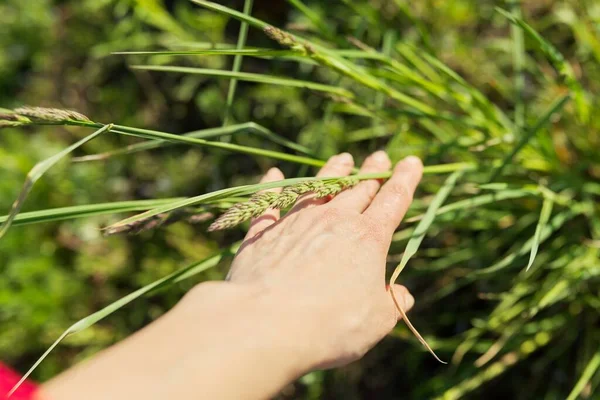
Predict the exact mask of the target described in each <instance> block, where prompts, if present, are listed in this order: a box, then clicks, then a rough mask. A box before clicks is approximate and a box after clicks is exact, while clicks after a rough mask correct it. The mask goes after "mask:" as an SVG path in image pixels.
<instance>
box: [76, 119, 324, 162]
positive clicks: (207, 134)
mask: <svg viewBox="0 0 600 400" xmlns="http://www.w3.org/2000/svg"><path fill="white" fill-rule="evenodd" d="M243 132H249V133H254V134H257V135H259V136H262V137H264V138H265V139H267V140H270V141H272V142H273V143H276V144H279V145H281V146H283V147H287V148H288V149H291V150H294V151H297V152H298V153H302V154H304V155H308V156H311V157H314V155H313V154H312V152H311V151H310V149H308V148H307V147H305V146H302V145H300V144H298V143H296V142H293V141H291V140H288V139H286V138H284V137H282V136H279V135H278V134H276V133H274V132H272V131H270V130H269V129H267V128H265V127H264V126H262V125H259V124H257V123H255V122H245V123H242V124H236V125H229V126H222V127H219V128H208V129H202V130H198V131H193V132H188V133H185V134H183V135H181V136H185V137H191V138H196V139H212V138H217V137H221V136H223V135H234V134H236V133H243ZM175 144H176V143H174V142H171V141H167V140H151V141H146V142H141V143H135V144H131V145H129V146H125V147H122V148H120V149H116V150H112V151H107V152H104V153H98V154H90V155H87V156H82V157H74V158H73V159H72V161H73V162H84V161H100V160H106V159H107V158H110V157H114V156H120V155H126V154H133V153H137V152H139V151H146V150H152V149H157V148H161V147H167V146H172V145H175Z"/></svg>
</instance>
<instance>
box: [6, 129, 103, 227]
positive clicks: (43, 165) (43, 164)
mask: <svg viewBox="0 0 600 400" xmlns="http://www.w3.org/2000/svg"><path fill="white" fill-rule="evenodd" d="M110 129H112V125H105V126H103V127H101V128H100V129H98V130H97V131H96V132H94V133H92V134H91V135H88V136H86V137H84V138H83V139H81V140H80V141H78V142H76V143H73V144H72V145H71V146H69V147H67V148H66V149H64V150H62V151H60V152H59V153H57V154H55V155H53V156H52V157H50V158H47V159H46V160H43V161H40V162H39V163H37V164H36V165H35V166H34V167H33V168H32V169H31V171H29V173H28V174H27V178H26V180H25V183H24V184H23V187H22V188H21V192H20V193H19V196H18V197H17V199H16V200H15V202H14V203H13V205H12V208H11V210H10V212H9V214H8V217H7V218H6V220H4V222H3V223H2V225H1V226H0V238H2V236H4V235H5V234H6V232H7V231H8V228H10V226H11V224H12V222H13V220H14V219H15V217H16V216H17V214H18V213H19V211H20V210H21V207H22V206H23V203H24V202H25V200H26V199H27V195H29V192H31V189H32V188H33V185H34V184H35V182H36V181H37V180H38V179H40V178H41V177H42V176H43V175H44V174H45V173H46V172H47V171H48V170H49V169H50V168H52V167H53V166H54V165H55V164H56V163H57V162H59V161H60V160H62V159H63V158H64V157H66V156H67V155H68V154H69V153H71V152H72V151H73V150H75V149H77V148H78V147H80V146H82V145H84V144H85V143H87V142H89V141H90V140H92V139H94V138H96V137H98V136H99V135H101V134H102V133H104V132H107V131H109V130H110Z"/></svg>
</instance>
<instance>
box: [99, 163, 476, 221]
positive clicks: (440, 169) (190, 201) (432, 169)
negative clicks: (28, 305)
mask: <svg viewBox="0 0 600 400" xmlns="http://www.w3.org/2000/svg"><path fill="white" fill-rule="evenodd" d="M476 168H477V166H476V165H475V164H471V163H454V164H442V165H430V166H425V167H424V168H423V173H424V174H444V173H448V172H454V171H458V170H464V171H468V170H473V169H476ZM391 174H392V173H391V172H389V171H388V172H379V173H372V174H358V175H353V177H354V178H356V179H358V180H367V179H388V178H389V177H390V176H391ZM343 178H346V177H329V178H324V177H314V178H290V179H284V180H281V181H275V182H269V183H261V184H254V185H243V186H237V187H233V188H228V189H221V190H217V191H214V192H211V193H205V194H202V195H199V196H194V197H190V198H187V199H183V200H181V201H175V202H173V203H171V204H167V205H164V206H160V207H156V208H154V209H152V210H149V211H147V212H145V213H142V214H138V215H134V216H132V217H130V218H127V219H124V220H122V221H119V222H117V223H115V224H113V225H111V226H109V227H107V228H106V229H108V230H110V229H113V228H119V227H120V226H121V225H126V224H130V223H133V222H136V221H138V220H140V219H145V218H150V217H153V216H155V215H158V214H162V213H166V212H169V211H172V210H175V209H177V208H181V207H188V206H192V205H196V204H203V203H206V202H207V201H209V200H210V201H213V200H218V199H222V198H224V197H232V196H246V195H250V194H254V193H256V192H258V191H261V190H265V189H273V188H277V187H284V186H291V185H295V184H298V183H305V182H311V181H314V180H321V181H324V182H327V181H335V180H339V179H343Z"/></svg>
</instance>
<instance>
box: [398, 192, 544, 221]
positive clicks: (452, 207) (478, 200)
mask: <svg viewBox="0 0 600 400" xmlns="http://www.w3.org/2000/svg"><path fill="white" fill-rule="evenodd" d="M532 195H535V191H533V190H524V189H515V190H504V191H499V192H496V193H488V194H482V195H480V196H475V197H471V198H470V199H465V200H459V201H456V202H454V203H451V204H448V205H445V206H443V207H440V208H439V209H437V210H436V213H435V215H436V216H439V215H443V214H447V213H450V212H452V211H463V210H465V211H470V210H472V209H474V208H476V207H479V206H482V205H485V204H491V203H496V202H498V201H501V200H508V199H518V198H521V197H525V196H532ZM424 217H425V214H421V215H415V216H414V217H411V218H408V219H407V220H406V222H417V221H421V220H422V219H423V218H424Z"/></svg>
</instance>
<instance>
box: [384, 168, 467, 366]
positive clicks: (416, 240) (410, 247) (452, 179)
mask: <svg viewBox="0 0 600 400" xmlns="http://www.w3.org/2000/svg"><path fill="white" fill-rule="evenodd" d="M464 172H465V171H464V170H459V171H456V172H454V173H453V174H452V175H450V176H449V177H448V179H446V182H445V183H444V186H442V188H441V189H440V190H439V191H438V192H437V194H436V195H435V197H434V199H433V201H432V202H431V204H430V205H429V208H428V209H427V212H426V213H425V216H424V217H423V219H422V220H421V222H419V224H418V225H417V227H416V229H415V232H414V234H413V236H412V237H411V239H410V240H409V241H408V244H407V245H406V250H404V254H403V255H402V259H401V260H400V264H399V265H398V266H397V267H396V269H395V270H394V272H393V273H392V277H391V278H390V288H392V287H393V285H394V283H396V280H397V279H398V276H399V275H400V273H401V272H402V270H403V269H404V267H405V266H406V264H407V263H408V260H410V258H411V257H412V256H413V255H415V254H416V253H417V250H418V249H419V246H420V245H421V242H422V241H423V238H424V237H425V234H426V233H427V230H428V229H429V227H430V226H431V224H432V223H433V220H434V219H435V216H436V212H437V210H438V209H439V208H440V206H441V205H442V204H443V203H444V201H445V200H446V198H447V197H448V195H449V194H450V192H451V191H452V189H453V188H454V186H455V185H456V181H457V180H458V179H459V178H460V177H461V176H462V175H463V174H464ZM390 293H391V294H392V298H393V300H394V303H395V304H396V307H397V308H398V311H400V314H402V319H403V320H404V322H405V323H406V325H407V326H408V328H409V329H410V330H411V331H412V333H413V334H414V335H415V336H416V337H417V338H418V339H419V341H420V342H421V343H422V344H423V346H425V347H426V348H427V350H429V352H430V353H431V354H432V355H433V356H434V357H435V358H436V360H438V361H439V362H441V363H444V364H446V363H445V362H444V361H442V360H440V358H439V357H438V356H437V355H436V354H435V352H434V351H433V349H432V348H431V347H430V346H429V345H428V344H427V342H426V341H425V339H423V337H422V336H421V335H420V334H419V332H418V331H417V330H416V329H415V327H414V326H413V325H412V323H411V322H410V321H409V320H408V318H407V316H406V313H405V312H404V309H403V308H402V306H400V303H399V302H398V301H397V299H396V297H395V296H394V291H393V290H392V289H390Z"/></svg>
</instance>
